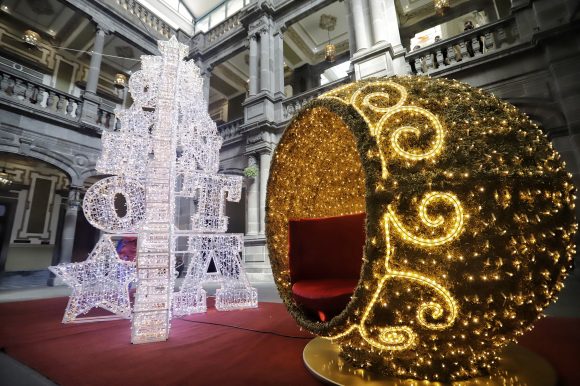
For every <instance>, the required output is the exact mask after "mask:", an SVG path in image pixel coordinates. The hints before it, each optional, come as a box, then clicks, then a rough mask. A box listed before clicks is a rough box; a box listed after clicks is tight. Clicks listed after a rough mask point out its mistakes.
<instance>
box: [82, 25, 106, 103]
mask: <svg viewBox="0 0 580 386" xmlns="http://www.w3.org/2000/svg"><path fill="white" fill-rule="evenodd" d="M105 35H106V31H105V30H104V29H103V28H102V27H101V26H100V25H97V34H96V36H95V45H94V46H93V51H92V54H91V63H90V66H89V77H88V79H87V87H86V89H85V90H86V92H91V93H93V94H96V93H97V84H98V83H99V75H100V73H101V60H102V59H103V46H104V45H105Z"/></svg>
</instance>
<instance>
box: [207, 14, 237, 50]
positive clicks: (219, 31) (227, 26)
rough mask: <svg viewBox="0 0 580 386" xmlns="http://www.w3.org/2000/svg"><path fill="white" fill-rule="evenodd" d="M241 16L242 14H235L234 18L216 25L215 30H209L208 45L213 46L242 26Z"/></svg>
mask: <svg viewBox="0 0 580 386" xmlns="http://www.w3.org/2000/svg"><path fill="white" fill-rule="evenodd" d="M240 19H241V15H240V13H236V14H234V15H233V16H232V17H229V18H227V19H226V20H224V21H223V22H221V23H220V24H218V25H216V26H215V27H214V28H212V29H211V30H209V31H208V32H207V35H206V40H205V42H206V44H208V45H209V44H213V43H214V42H216V41H218V40H222V39H223V38H224V37H225V36H226V35H227V34H228V32H230V31H232V30H234V29H236V27H239V26H241V20H240Z"/></svg>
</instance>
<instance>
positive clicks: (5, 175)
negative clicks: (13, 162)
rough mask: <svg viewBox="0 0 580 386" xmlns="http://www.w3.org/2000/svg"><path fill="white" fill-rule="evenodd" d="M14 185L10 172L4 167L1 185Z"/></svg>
mask: <svg viewBox="0 0 580 386" xmlns="http://www.w3.org/2000/svg"><path fill="white" fill-rule="evenodd" d="M10 185H12V178H11V177H10V174H8V173H6V169H4V168H2V171H1V172H0V186H1V187H3V188H6V187H9V186H10Z"/></svg>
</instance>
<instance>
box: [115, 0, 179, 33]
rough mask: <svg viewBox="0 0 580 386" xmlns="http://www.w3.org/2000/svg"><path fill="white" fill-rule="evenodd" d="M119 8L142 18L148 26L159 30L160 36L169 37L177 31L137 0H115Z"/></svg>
mask: <svg viewBox="0 0 580 386" xmlns="http://www.w3.org/2000/svg"><path fill="white" fill-rule="evenodd" d="M115 1H116V3H117V5H118V7H117V8H119V9H121V10H122V11H124V12H125V13H126V14H127V15H128V16H133V17H136V18H137V19H139V20H141V21H142V22H143V24H145V26H147V28H150V29H151V30H153V31H155V32H157V33H158V34H159V37H162V38H167V39H169V38H170V37H171V36H172V35H175V34H176V31H175V30H174V29H173V28H171V27H170V26H169V25H168V24H167V23H165V22H164V21H163V20H162V19H160V18H159V17H158V16H156V15H155V14H154V13H153V12H151V11H150V10H149V9H147V8H146V7H145V6H144V5H142V4H141V3H139V2H138V1H136V0H115Z"/></svg>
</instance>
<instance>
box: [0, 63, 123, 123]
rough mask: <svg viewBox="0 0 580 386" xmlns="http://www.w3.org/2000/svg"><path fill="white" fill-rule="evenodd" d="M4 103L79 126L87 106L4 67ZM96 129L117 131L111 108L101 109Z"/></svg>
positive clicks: (0, 84)
mask: <svg viewBox="0 0 580 386" xmlns="http://www.w3.org/2000/svg"><path fill="white" fill-rule="evenodd" d="M0 102H5V103H7V104H11V105H13V104H15V105H18V106H21V107H23V108H26V109H28V110H31V111H35V112H38V113H40V114H44V115H47V116H50V117H54V118H58V119H62V120H64V121H66V122H71V123H72V122H74V123H78V124H80V118H81V112H82V106H83V101H82V99H81V98H77V97H75V96H73V95H70V94H68V93H65V92H63V91H60V90H57V89H55V88H53V87H50V86H46V85H44V84H42V83H40V82H38V81H34V80H30V79H28V78H27V77H26V75H22V74H18V73H17V72H16V71H14V72H13V71H12V70H7V69H5V68H1V67H0ZM94 125H95V126H97V127H99V128H101V129H113V127H114V125H115V114H114V113H113V111H112V110H111V109H110V108H108V107H105V108H99V111H98V117H97V119H96V121H95V122H94Z"/></svg>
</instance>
